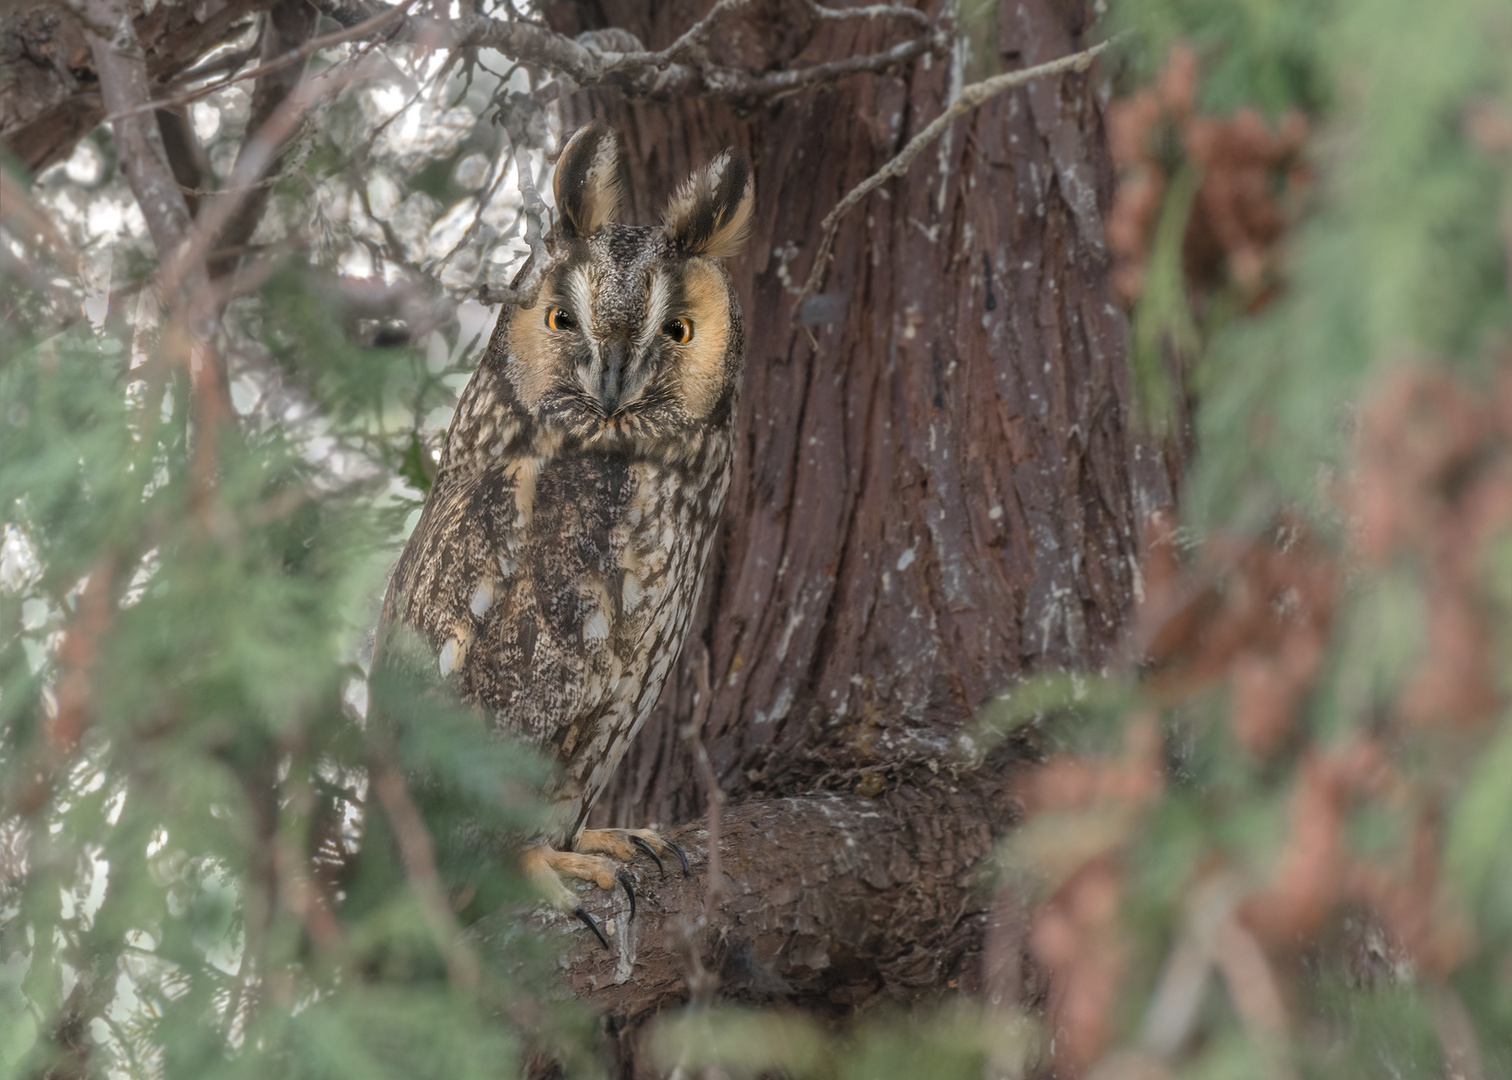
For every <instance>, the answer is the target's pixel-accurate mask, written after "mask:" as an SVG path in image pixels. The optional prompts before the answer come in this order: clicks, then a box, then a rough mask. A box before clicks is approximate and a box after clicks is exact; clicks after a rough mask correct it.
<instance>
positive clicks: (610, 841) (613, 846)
mask: <svg viewBox="0 0 1512 1080" xmlns="http://www.w3.org/2000/svg"><path fill="white" fill-rule="evenodd" d="M637 848H639V849H640V850H641V851H644V852H645V853H646V854H647V855H649V856H651V861H652V862H654V863H656V869H657V870H659V871H661V874H662V876H663V877H666V876H667V868H666V867H665V866H663V865H662V860H661V857H662V856H663V855H666V854H669V853H670V854H672V855H675V856H676V857H677V861H678V862H679V863H681V864H682V872H683V877H687V876H688V873H689V871H688V856H687V855H686V854H684V853H683V849H682V848H680V847H679V846H678V845H676V844H674V843H673V842H672V841H670V840H667V839H664V838H663V837H662V835H661V834H660V833H658V832H657V831H656V830H655V829H584V830H583V831H582V833H581V834H579V836H578V842H577V850H578V851H579V852H582V853H584V854H594V855H608V856H609V857H610V858H611V859H618V860H620V862H631V861H633V860H634V858H635V851H636V849H637Z"/></svg>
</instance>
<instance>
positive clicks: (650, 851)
mask: <svg viewBox="0 0 1512 1080" xmlns="http://www.w3.org/2000/svg"><path fill="white" fill-rule="evenodd" d="M630 842H631V843H632V844H634V845H635V846H636V847H638V848H640V849H641V850H642V851H644V852H645V853H646V854H647V855H649V856H651V861H652V862H654V863H655V864H656V870H657V872H658V873H659V874H661V876H662V877H666V876H667V868H666V867H665V866H663V865H662V861H661V856H660V855H658V854H657V853H656V849H655V848H654V847H652V846H651V845H650V844H648V843H647V842H646V838H645V837H643V836H636V835H635V834H634V833H631V835H630ZM684 865H686V864H684Z"/></svg>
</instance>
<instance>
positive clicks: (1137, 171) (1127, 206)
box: [1108, 46, 1308, 302]
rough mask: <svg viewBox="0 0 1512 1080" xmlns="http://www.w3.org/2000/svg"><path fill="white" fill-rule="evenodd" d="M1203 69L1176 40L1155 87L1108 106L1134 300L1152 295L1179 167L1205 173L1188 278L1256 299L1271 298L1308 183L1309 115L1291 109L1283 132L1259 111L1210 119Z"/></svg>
mask: <svg viewBox="0 0 1512 1080" xmlns="http://www.w3.org/2000/svg"><path fill="white" fill-rule="evenodd" d="M1197 66H1198V65H1197V55H1196V53H1194V52H1193V51H1192V50H1191V49H1190V48H1188V47H1186V46H1176V47H1175V48H1173V49H1172V50H1171V53H1170V56H1169V58H1168V60H1167V62H1166V68H1165V71H1164V72H1162V74H1161V76H1160V78H1159V79H1157V80H1156V82H1155V84H1154V85H1153V86H1149V87H1146V88H1144V89H1143V90H1140V91H1138V92H1137V93H1135V94H1133V95H1131V96H1129V97H1127V98H1122V99H1119V100H1117V101H1114V102H1112V103H1110V104H1109V106H1108V139H1109V144H1110V146H1111V148H1112V151H1113V159H1114V162H1115V163H1116V164H1117V166H1118V172H1119V177H1118V190H1117V193H1116V195H1115V197H1114V203H1113V211H1112V213H1111V214H1110V215H1109V218H1108V240H1109V243H1110V244H1111V245H1112V248H1113V252H1114V258H1115V271H1114V280H1115V283H1116V285H1117V287H1118V290H1119V293H1120V294H1121V295H1122V296H1123V297H1124V299H1125V300H1127V301H1129V302H1133V301H1134V300H1135V299H1137V298H1138V297H1139V295H1140V293H1141V292H1142V291H1143V288H1144V273H1145V264H1146V261H1147V260H1148V258H1149V255H1150V247H1151V243H1152V241H1153V239H1154V234H1155V228H1156V224H1157V222H1158V221H1159V219H1160V214H1161V210H1162V208H1163V206H1164V204H1165V201H1166V195H1167V193H1168V192H1169V190H1170V187H1171V182H1172V180H1173V179H1174V177H1175V175H1176V173H1177V172H1178V171H1179V170H1180V169H1183V168H1191V169H1194V170H1196V172H1197V174H1198V176H1199V178H1200V184H1199V185H1198V188H1197V193H1196V196H1195V198H1194V199H1193V203H1192V207H1191V214H1190V217H1189V218H1188V220H1187V225H1186V233H1185V236H1184V239H1183V244H1182V256H1183V261H1184V264H1185V270H1186V278H1187V281H1188V282H1189V283H1190V284H1192V285H1193V286H1196V287H1199V288H1204V287H1205V288H1212V287H1215V286H1218V285H1221V284H1224V283H1226V282H1232V283H1233V284H1235V285H1237V286H1238V287H1239V289H1240V291H1241V292H1242V294H1243V295H1245V296H1246V297H1248V298H1250V299H1251V301H1258V300H1260V299H1261V298H1263V296H1264V294H1265V290H1266V287H1267V286H1268V285H1269V283H1270V281H1271V279H1272V277H1273V271H1274V269H1275V265H1276V261H1277V258H1278V255H1277V243H1278V241H1279V240H1280V239H1281V237H1282V235H1283V234H1284V233H1285V231H1286V227H1287V223H1288V220H1289V214H1288V204H1289V203H1290V202H1291V201H1292V199H1293V197H1294V195H1295V193H1296V192H1297V191H1298V189H1300V188H1301V187H1303V186H1305V185H1306V183H1307V181H1308V172H1307V169H1306V167H1305V165H1304V164H1303V163H1302V160H1301V150H1302V147H1303V145H1304V144H1305V143H1306V141H1307V133H1308V125H1307V121H1306V120H1305V119H1304V118H1303V117H1302V115H1301V114H1300V113H1289V114H1287V115H1286V117H1284V118H1283V119H1282V121H1281V124H1280V126H1279V127H1278V128H1277V129H1275V130H1272V129H1271V127H1270V126H1269V125H1268V124H1267V123H1266V122H1265V120H1264V118H1263V117H1262V116H1261V115H1260V114H1259V113H1258V112H1256V111H1255V110H1253V109H1242V110H1240V111H1239V112H1237V113H1235V114H1234V115H1233V116H1231V117H1225V118H1219V117H1212V116H1203V115H1201V114H1199V113H1198V112H1197V108H1196V93H1197ZM1278 190H1279V191H1280V192H1281V194H1280V196H1279V197H1278V195H1277V191H1278Z"/></svg>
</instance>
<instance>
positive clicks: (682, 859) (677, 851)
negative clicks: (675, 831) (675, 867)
mask: <svg viewBox="0 0 1512 1080" xmlns="http://www.w3.org/2000/svg"><path fill="white" fill-rule="evenodd" d="M662 842H663V843H664V844H666V845H667V847H668V848H670V849H671V850H672V854H674V855H676V856H677V861H678V862H680V863H682V868H683V877H688V876H690V875H691V874H692V871H691V870H689V869H688V857H687V856H686V855H684V854H683V849H682V848H680V847H678V846H677V845H676V844H674V843H673V842H672V841H670V840H664V841H662Z"/></svg>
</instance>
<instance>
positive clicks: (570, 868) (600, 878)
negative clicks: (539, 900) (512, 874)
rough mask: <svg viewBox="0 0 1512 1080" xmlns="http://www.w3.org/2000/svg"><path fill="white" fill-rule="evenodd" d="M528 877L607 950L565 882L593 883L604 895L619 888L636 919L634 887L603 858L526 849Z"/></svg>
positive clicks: (542, 847)
mask: <svg viewBox="0 0 1512 1080" xmlns="http://www.w3.org/2000/svg"><path fill="white" fill-rule="evenodd" d="M521 863H522V864H523V867H524V870H525V876H526V877H528V878H529V879H530V880H531V881H533V882H535V883H536V886H537V887H538V888H539V889H540V890H541V892H542V893H544V894H545V896H546V899H547V900H548V901H550V903H551V904H552V906H553V907H555V908H557V909H558V910H560V911H565V912H568V913H570V914H572V915H575V916H577V917H578V918H579V919H581V920H582V922H583V924H584V925H585V926H587V927H588V929H590V930H592V931H593V934H594V936H595V937H597V938H598V939H599V944H601V945H603V946H604V948H606V949H607V948H608V947H609V939H608V938H607V937H605V936H604V931H603V930H602V929H601V928H600V927H599V924H598V922H597V921H595V919H594V918H593V916H592V915H590V914H588V909H587V908H585V907H583V905H582V904H580V903H578V898H577V894H576V893H574V892H573V891H572V890H571V889H569V888H568V887H567V883H566V882H564V881H563V880H562V879H563V878H581V879H583V880H584V881H591V882H593V883H594V884H595V885H597V886H598V887H599V888H601V889H603V890H604V891H605V892H613V891H614V886H615V885H616V884H618V885H619V886H620V887H621V888H623V889H624V890H625V895H626V896H628V897H629V898H630V917H631V918H632V919H633V918H635V885H634V883H633V882H632V881H631V878H630V875H629V874H628V873H626V872H625V871H624V870H623V869H622V868H620V867H618V866H615V865H614V863H612V862H611V861H609V860H608V859H606V858H604V857H603V856H601V855H592V854H587V853H584V852H578V851H556V850H554V849H553V848H549V847H547V846H546V845H545V844H538V845H537V846H535V847H533V848H527V849H526V851H525V853H524V855H523V856H521Z"/></svg>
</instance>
